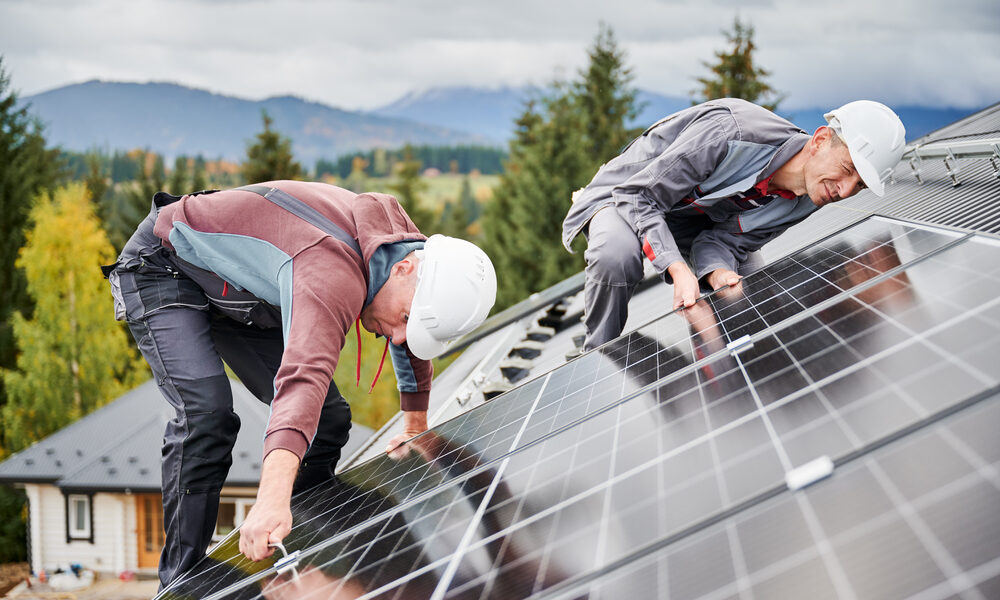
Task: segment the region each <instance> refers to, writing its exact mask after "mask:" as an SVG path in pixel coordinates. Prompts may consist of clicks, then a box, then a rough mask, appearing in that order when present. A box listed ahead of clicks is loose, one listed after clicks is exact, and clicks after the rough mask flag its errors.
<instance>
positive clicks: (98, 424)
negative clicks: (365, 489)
mask: <svg viewBox="0 0 1000 600" xmlns="http://www.w3.org/2000/svg"><path fill="white" fill-rule="evenodd" d="M230 383H231V384H232V389H233V406H234V408H235V410H236V413H237V414H238V415H239V416H240V432H239V435H238V436H237V438H236V446H235V447H234V448H233V465H232V467H231V468H230V470H229V476H228V477H227V479H226V485H229V486H238V487H256V485H257V483H258V481H259V480H260V463H261V451H262V449H263V439H264V429H265V427H266V424H267V419H268V415H269V408H268V406H267V405H265V404H264V403H262V402H260V401H259V400H257V399H256V398H255V397H254V396H253V395H252V394H251V393H250V392H249V391H248V390H247V389H246V387H244V386H243V384H241V383H239V382H238V381H235V380H231V381H230ZM172 417H173V409H171V408H170V406H169V405H168V404H167V402H166V401H165V400H164V399H163V397H162V396H161V395H160V392H159V391H158V390H157V388H156V385H155V383H154V382H153V381H152V380H150V381H147V382H146V383H144V384H142V385H140V386H138V387H136V388H135V389H133V390H131V391H129V392H127V393H126V394H124V395H122V396H121V397H120V398H118V399H116V400H114V401H112V402H110V403H109V404H107V405H106V406H103V407H101V408H99V409H98V410H96V411H94V412H93V413H91V414H89V415H87V416H86V417H84V418H82V419H80V420H79V421H76V422H75V423H72V424H70V425H67V426H66V427H64V428H63V429H60V430H59V431H57V432H55V433H53V434H52V435H50V436H48V437H46V438H45V439H43V440H41V441H39V442H37V443H35V444H32V445H31V446H29V447H28V448H25V449H24V450H22V451H20V452H18V453H16V454H14V455H13V456H11V457H9V458H8V459H7V460H5V461H3V462H2V463H0V482H3V483H51V484H54V485H57V486H59V487H60V488H62V489H64V490H67V491H126V490H128V491H152V490H159V489H160V440H161V439H162V438H163V430H164V427H165V426H166V424H167V421H169V420H170V419H171V418H172ZM371 433H372V430H371V429H370V428H368V427H365V426H363V425H358V424H356V423H355V424H354V426H353V427H352V429H351V441H349V442H348V444H347V446H346V447H345V449H344V450H345V455H349V454H348V453H350V452H352V451H353V449H354V448H355V447H356V446H358V445H360V444H361V443H362V442H363V441H364V439H365V438H366V437H367V436H369V435H371Z"/></svg>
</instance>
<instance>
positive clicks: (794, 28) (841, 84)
mask: <svg viewBox="0 0 1000 600" xmlns="http://www.w3.org/2000/svg"><path fill="white" fill-rule="evenodd" d="M737 14H739V16H740V18H741V19H743V20H744V21H750V22H751V23H752V24H753V26H754V27H755V29H756V36H755V41H756V43H757V46H758V53H757V57H758V60H759V64H760V66H762V67H764V68H766V69H768V70H770V71H771V72H772V76H771V78H770V80H769V81H770V82H771V83H772V85H774V86H775V87H776V88H778V89H779V90H781V91H782V92H784V93H785V94H786V100H785V102H784V104H783V106H784V107H786V108H796V107H806V106H824V105H835V104H839V103H842V102H845V101H848V100H852V99H856V98H871V99H875V100H881V101H883V102H885V103H887V104H891V105H903V104H919V105H927V106H955V107H961V108H974V107H981V106H984V105H987V104H992V103H994V102H997V101H1000V2H998V1H997V0H833V1H831V0H825V1H815V0H700V1H698V0H575V1H567V0H559V1H548V0H0V54H2V55H3V56H4V65H5V67H6V70H7V72H8V74H9V75H10V76H11V80H12V86H13V88H14V89H15V90H18V91H19V92H20V93H21V94H22V95H30V94H34V93H37V92H41V91H45V90H49V89H52V88H55V87H59V86H62V85H66V84H70V83H78V82H83V81H87V80H90V79H103V80H112V81H140V82H141V81H169V82H175V83H181V84H184V85H188V86H192V87H198V88H204V89H208V90H210V91H213V92H217V93H223V94H228V95H234V96H239V97H242V98H248V99H262V98H266V97H269V96H276V95H286V94H291V95H296V96H300V97H303V98H306V99H309V100H315V101H318V102H323V103H325V104H329V105H333V106H338V107H341V108H347V109H368V108H375V107H378V106H382V105H384V104H387V103H389V102H391V101H392V100H395V99H397V98H398V97H400V96H402V95H403V94H405V93H407V92H409V91H413V90H421V89H426V88H429V87H432V86H441V85H471V86H484V87H498V86H502V85H521V84H526V83H532V84H545V83H546V82H548V81H550V80H551V79H553V78H555V77H567V76H572V75H573V74H574V73H575V71H576V69H578V68H579V67H580V66H581V65H583V64H584V63H585V61H586V54H585V51H586V48H587V47H588V46H589V45H590V44H591V43H592V41H593V39H594V36H595V35H596V33H597V30H598V23H599V22H601V21H604V22H606V23H608V24H609V25H611V27H612V28H613V30H614V32H615V34H616V36H617V38H618V40H619V42H620V44H621V46H622V47H623V48H624V49H625V50H626V51H627V53H628V63H629V65H630V66H631V67H632V69H633V73H634V74H635V83H636V85H638V86H639V87H641V88H643V89H648V90H650V91H655V92H659V93H662V94H667V95H680V96H687V95H689V93H690V92H691V91H692V90H693V89H694V88H695V86H696V83H695V81H694V78H695V77H697V76H699V75H704V74H706V73H707V70H706V69H705V67H704V66H702V63H701V61H702V60H708V59H711V58H712V52H713V51H714V50H719V49H723V48H725V46H726V44H725V40H724V37H723V35H722V30H723V29H730V27H731V24H732V21H733V18H734V17H735V16H736V15H737Z"/></svg>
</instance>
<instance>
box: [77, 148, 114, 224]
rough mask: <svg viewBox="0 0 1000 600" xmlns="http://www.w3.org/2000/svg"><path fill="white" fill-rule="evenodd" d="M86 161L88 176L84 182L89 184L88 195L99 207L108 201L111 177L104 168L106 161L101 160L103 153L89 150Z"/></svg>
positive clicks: (86, 184)
mask: <svg viewBox="0 0 1000 600" xmlns="http://www.w3.org/2000/svg"><path fill="white" fill-rule="evenodd" d="M86 161H87V176H86V177H84V179H83V183H84V185H85V186H87V195H88V196H89V197H90V198H91V200H93V202H94V203H95V204H97V206H98V207H101V206H102V205H104V204H105V202H106V199H105V197H106V196H107V194H108V189H109V188H110V184H109V178H108V175H107V172H106V170H105V168H104V161H102V160H101V155H100V154H98V153H97V152H96V151H94V152H88V153H87V154H86ZM98 210H100V208H98ZM98 214H100V213H98Z"/></svg>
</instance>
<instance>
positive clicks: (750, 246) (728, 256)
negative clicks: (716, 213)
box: [691, 227, 786, 290]
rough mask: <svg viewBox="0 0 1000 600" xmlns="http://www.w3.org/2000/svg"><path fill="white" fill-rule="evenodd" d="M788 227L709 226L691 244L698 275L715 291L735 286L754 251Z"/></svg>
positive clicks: (699, 278) (700, 279) (695, 273)
mask: <svg viewBox="0 0 1000 600" xmlns="http://www.w3.org/2000/svg"><path fill="white" fill-rule="evenodd" d="M785 229H786V227H780V228H767V229H760V230H754V231H748V232H746V233H738V232H732V231H726V230H724V229H720V228H714V229H706V230H705V231H702V232H701V233H700V234H698V237H696V238H695V240H694V242H693V243H692V244H691V257H692V260H693V262H694V264H695V272H694V275H695V277H696V278H697V280H698V281H704V282H705V283H706V284H708V286H709V287H711V288H712V289H713V290H717V289H719V288H722V287H726V286H727V285H734V284H735V283H736V282H738V281H739V280H740V276H739V275H738V274H737V270H738V269H739V265H740V263H742V262H743V261H745V260H746V259H747V256H749V254H750V253H751V252H755V251H757V250H760V249H761V248H762V247H763V246H764V244H766V243H767V242H769V241H771V240H773V239H774V238H776V237H778V235H780V234H781V233H782V232H783V231H784V230H785Z"/></svg>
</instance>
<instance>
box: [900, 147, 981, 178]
mask: <svg viewBox="0 0 1000 600" xmlns="http://www.w3.org/2000/svg"><path fill="white" fill-rule="evenodd" d="M907 157H908V158H909V162H910V169H912V170H913V175H914V176H915V177H916V178H917V183H920V184H922V183H923V180H922V179H921V177H920V163H921V162H922V161H923V160H924V159H929V158H940V159H942V160H943V161H944V166H945V169H946V170H947V173H948V176H949V177H951V183H952V186H957V185H958V184H959V183H960V182H959V181H958V172H959V168H958V165H957V164H956V162H957V161H958V159H960V158H988V159H989V160H990V164H992V165H993V175H994V177H996V178H997V179H1000V138H984V139H979V140H966V141H961V142H951V141H941V142H934V141H931V142H928V143H926V144H914V145H912V146H908V147H907V148H906V150H904V151H903V158H907Z"/></svg>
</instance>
